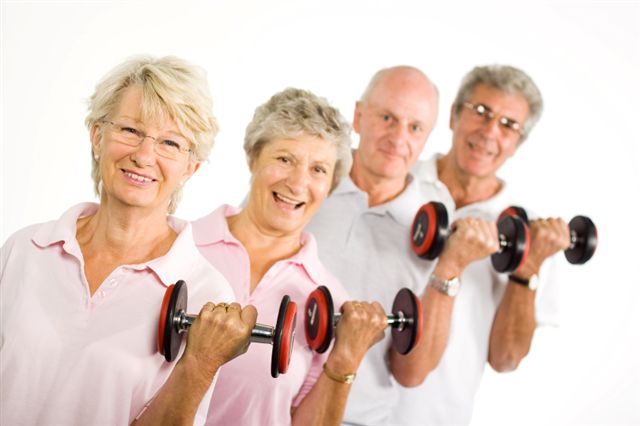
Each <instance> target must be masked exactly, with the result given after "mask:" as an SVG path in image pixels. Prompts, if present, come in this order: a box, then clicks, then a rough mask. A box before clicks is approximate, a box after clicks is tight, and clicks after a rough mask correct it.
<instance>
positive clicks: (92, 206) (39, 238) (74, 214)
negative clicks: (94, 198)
mask: <svg viewBox="0 0 640 426" xmlns="http://www.w3.org/2000/svg"><path fill="white" fill-rule="evenodd" d="M96 211H98V204H96V203H81V204H77V205H75V206H73V207H71V208H70V209H68V210H67V211H65V212H64V213H63V214H62V216H60V218H59V219H58V220H55V221H52V222H48V223H45V224H43V225H42V226H41V227H40V228H38V230H37V231H36V232H35V233H34V235H33V237H32V238H31V240H32V241H33V242H34V244H36V245H37V246H38V247H41V248H45V247H49V246H51V245H54V244H57V243H63V247H64V249H65V250H66V251H67V252H68V253H71V254H74V255H77V252H79V246H78V250H75V249H74V248H73V247H72V246H73V245H74V244H75V245H76V246H77V245H78V243H77V240H76V229H77V225H76V224H77V222H78V219H79V218H81V217H85V216H90V215H92V214H94V213H95V212H96Z"/></svg>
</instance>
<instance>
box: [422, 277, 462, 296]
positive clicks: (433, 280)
mask: <svg viewBox="0 0 640 426" xmlns="http://www.w3.org/2000/svg"><path fill="white" fill-rule="evenodd" d="M429 287H433V288H435V289H436V290H439V291H440V292H441V293H444V294H446V295H447V296H451V297H453V296H455V295H456V294H458V292H459V291H460V279H458V277H453V278H451V279H449V280H444V279H442V278H439V277H436V276H435V275H433V274H431V276H430V277H429Z"/></svg>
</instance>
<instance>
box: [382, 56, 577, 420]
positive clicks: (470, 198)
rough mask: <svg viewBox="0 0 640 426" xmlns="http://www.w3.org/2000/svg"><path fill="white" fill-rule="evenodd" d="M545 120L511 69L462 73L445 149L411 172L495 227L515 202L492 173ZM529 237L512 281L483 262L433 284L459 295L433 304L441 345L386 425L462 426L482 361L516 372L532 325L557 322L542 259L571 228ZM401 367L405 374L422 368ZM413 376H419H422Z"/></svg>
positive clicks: (524, 81)
mask: <svg viewBox="0 0 640 426" xmlns="http://www.w3.org/2000/svg"><path fill="white" fill-rule="evenodd" d="M541 113H542V97H541V95H540V91H539V90H538V88H537V87H536V85H535V83H534V82H533V81H532V79H531V78H530V77H529V76H528V75H527V74H525V73H524V72H523V71H521V70H519V69H517V68H513V67H510V66H500V65H493V66H482V67H476V68H474V69H473V70H472V71H471V72H469V73H468V74H467V75H466V76H465V78H464V79H463V81H462V84H461V87H460V89H459V91H458V94H457V96H456V99H455V101H454V103H453V106H452V107H451V118H450V122H449V126H450V128H451V130H452V133H453V135H452V136H453V137H452V144H451V148H450V150H449V152H448V153H447V154H446V155H438V154H436V155H435V156H433V157H432V158H431V159H429V160H427V161H421V162H419V163H417V164H416V166H415V167H414V170H413V171H414V173H415V176H416V178H417V179H418V180H419V181H420V183H421V184H422V185H429V184H431V186H432V193H433V195H434V199H436V200H438V201H441V202H442V203H444V204H445V205H446V207H447V210H448V211H449V220H450V222H451V221H453V220H456V219H459V218H461V217H469V216H472V217H479V218H483V219H485V220H491V221H495V220H496V218H497V217H498V215H499V213H500V212H501V211H502V210H503V209H505V208H506V207H507V206H509V205H512V204H514V201H513V198H511V195H510V194H509V191H508V189H509V188H508V187H507V185H506V183H505V182H504V181H502V180H501V179H500V178H498V176H497V172H498V170H499V169H500V167H501V166H502V165H503V164H504V163H505V162H506V161H507V159H509V158H510V157H511V156H512V155H513V154H514V153H515V152H516V149H517V148H518V146H519V145H520V144H521V143H522V142H523V141H524V140H525V139H526V138H527V136H528V135H529V132H530V131H531V129H532V128H533V126H534V125H535V123H536V122H537V121H538V119H539V118H540V115H541ZM520 195H526V194H520ZM520 200H521V203H525V202H526V199H525V198H524V197H521V198H520ZM522 205H523V206H526V204H522ZM530 233H531V234H530V235H531V246H530V250H529V255H528V256H527V260H526V261H525V262H524V263H523V265H521V266H520V267H519V268H518V269H517V270H516V271H514V272H513V273H512V274H511V275H509V276H507V275H506V274H499V273H497V272H495V271H494V270H493V268H492V266H491V262H490V261H489V259H484V260H482V261H479V262H474V263H473V264H471V265H469V267H467V268H466V269H465V270H464V271H463V270H461V269H456V268H451V269H449V270H448V271H447V275H446V276H438V277H437V278H438V279H439V280H441V281H444V282H445V283H446V282H451V281H452V280H454V281H455V282H456V286H457V288H459V291H457V292H456V291H454V292H451V291H449V292H448V293H446V294H442V295H441V296H440V297H438V298H434V299H433V300H432V303H433V306H432V309H438V310H441V311H442V312H443V315H441V316H440V317H439V318H440V319H441V322H440V323H438V324H437V327H438V329H439V330H441V331H442V332H443V333H445V334H447V333H448V341H447V347H446V350H445V352H444V354H443V356H442V358H441V359H440V362H439V364H438V366H437V367H436V368H435V369H434V370H433V371H431V372H429V373H428V376H427V378H426V380H425V381H424V382H423V383H422V384H420V385H419V386H418V387H414V388H402V389H400V391H399V392H400V397H399V398H398V403H397V405H396V407H395V411H394V413H393V415H392V416H391V418H390V422H391V423H392V424H428V425H440V424H468V423H469V422H470V419H471V413H472V408H473V399H474V396H475V393H476V391H477V389H478V386H479V384H480V380H481V377H482V373H483V370H484V366H485V363H486V362H487V361H488V362H489V364H490V365H491V367H492V368H493V369H494V370H496V371H498V372H505V371H512V370H514V369H515V368H516V367H517V366H518V364H519V363H520V361H521V360H522V359H523V358H524V356H525V355H526V354H527V353H528V351H529V348H530V345H531V340H532V338H533V332H534V330H535V328H536V326H537V325H543V324H544V325H555V324H556V317H557V314H558V312H557V311H558V310H557V299H558V297H557V292H558V288H557V287H558V286H557V282H554V280H553V279H552V278H551V273H552V269H553V263H554V262H552V261H548V262H545V260H546V259H548V258H550V257H551V256H552V255H553V254H555V253H557V252H558V251H560V250H564V249H566V248H567V247H568V246H569V232H568V226H567V224H566V223H565V222H564V221H562V220H561V219H544V220H533V221H530ZM543 263H544V267H542V265H543ZM434 275H435V272H434ZM538 275H540V278H538ZM432 277H433V275H432ZM538 283H539V287H538ZM444 287H445V288H446V287H447V286H444ZM441 288H442V286H441ZM411 356H412V354H409V356H408V358H410V357H411ZM408 360H409V359H408ZM406 365H407V369H409V368H413V367H411V366H416V365H419V362H418V363H407V364H406ZM414 372H415V374H416V376H417V378H422V377H424V370H422V371H418V370H414Z"/></svg>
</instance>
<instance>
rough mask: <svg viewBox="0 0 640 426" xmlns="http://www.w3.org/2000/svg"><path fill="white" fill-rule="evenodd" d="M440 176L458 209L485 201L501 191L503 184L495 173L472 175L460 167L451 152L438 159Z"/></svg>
mask: <svg viewBox="0 0 640 426" xmlns="http://www.w3.org/2000/svg"><path fill="white" fill-rule="evenodd" d="M437 165H438V178H439V179H440V181H442V183H444V184H445V185H446V186H447V189H448V190H449V192H450V193H451V196H452V197H453V200H454V201H455V203H456V209H459V208H461V207H464V206H466V205H469V204H472V203H477V202H480V201H485V200H487V199H489V198H491V197H493V196H494V195H495V194H497V193H498V191H500V188H501V187H502V185H501V184H500V181H499V180H498V178H497V177H496V176H495V175H490V176H480V177H479V176H471V175H469V174H468V173H466V172H465V171H464V170H462V169H460V168H459V167H458V166H457V165H456V163H455V161H454V158H453V154H452V153H451V152H449V153H448V154H447V155H445V156H444V157H442V158H440V159H439V160H438V161H437Z"/></svg>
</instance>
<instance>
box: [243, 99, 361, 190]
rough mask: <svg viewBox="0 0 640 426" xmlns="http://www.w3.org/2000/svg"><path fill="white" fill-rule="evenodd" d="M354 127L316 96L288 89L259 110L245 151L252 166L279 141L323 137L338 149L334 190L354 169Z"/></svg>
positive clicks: (254, 116) (246, 136) (333, 183)
mask: <svg viewBox="0 0 640 426" xmlns="http://www.w3.org/2000/svg"><path fill="white" fill-rule="evenodd" d="M350 133H351V125H350V124H349V123H348V122H347V121H346V120H345V119H344V117H343V116H342V114H340V111H338V109H337V108H334V107H332V106H331V105H329V103H328V102H327V100H326V99H324V98H321V97H318V96H316V95H314V94H313V93H311V92H309V91H306V90H302V89H295V88H288V89H285V90H283V91H282V92H279V93H276V94H275V95H273V96H272V97H271V99H269V100H268V101H267V102H266V103H264V104H262V105H260V106H259V107H258V108H256V111H255V113H254V115H253V119H252V120H251V122H250V123H249V125H248V126H247V130H246V133H245V137H244V151H245V153H246V154H247V161H248V163H249V166H251V165H252V164H253V163H254V162H255V161H256V160H257V159H258V157H259V156H260V152H261V151H262V148H263V147H264V146H265V144H267V143H269V142H271V141H273V140H275V139H296V138H299V137H301V136H305V135H308V136H314V137H319V138H322V139H324V140H326V141H327V142H330V143H331V144H332V145H333V146H335V147H336V154H337V160H336V166H335V169H334V172H333V179H332V182H331V191H333V189H334V188H335V187H336V186H337V185H338V182H340V179H342V177H343V176H345V175H346V174H347V173H349V170H350V169H351V161H352V158H351V136H350Z"/></svg>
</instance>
